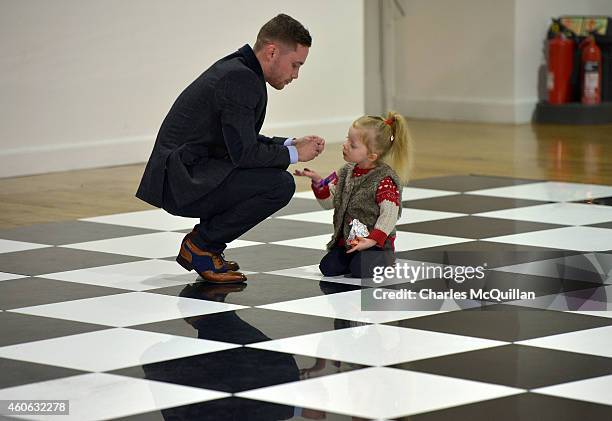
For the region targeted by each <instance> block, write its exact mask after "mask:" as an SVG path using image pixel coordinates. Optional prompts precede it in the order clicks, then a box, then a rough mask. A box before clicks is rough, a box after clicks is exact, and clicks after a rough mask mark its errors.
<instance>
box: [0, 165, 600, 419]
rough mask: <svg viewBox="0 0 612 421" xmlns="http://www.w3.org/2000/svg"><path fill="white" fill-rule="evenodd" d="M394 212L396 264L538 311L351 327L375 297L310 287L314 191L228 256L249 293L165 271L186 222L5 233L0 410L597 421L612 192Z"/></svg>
mask: <svg viewBox="0 0 612 421" xmlns="http://www.w3.org/2000/svg"><path fill="white" fill-rule="evenodd" d="M403 197H404V207H405V209H404V214H403V216H402V218H401V220H400V222H399V224H398V237H397V241H396V247H397V251H398V253H397V254H398V258H400V259H402V260H400V261H402V262H416V263H419V262H430V263H443V264H446V265H461V264H464V265H468V264H470V265H472V264H473V265H481V264H483V263H486V265H487V271H486V272H487V277H486V279H487V285H488V287H489V288H492V287H495V288H498V289H500V290H510V289H513V288H522V289H530V290H533V291H535V293H536V295H537V297H536V299H533V300H522V301H517V300H510V301H509V300H506V301H502V302H495V301H481V302H478V301H472V302H470V303H465V302H460V301H454V300H452V299H448V300H444V299H442V300H439V301H437V302H433V304H432V305H431V306H429V307H428V308H419V309H416V308H414V309H412V308H399V309H395V308H394V309H390V310H388V311H362V308H361V300H362V297H363V296H364V294H365V295H368V294H371V293H372V291H374V288H371V287H368V286H364V285H361V282H360V280H359V279H352V278H345V277H336V278H323V279H322V277H321V275H320V273H319V271H318V263H319V261H320V259H321V257H322V256H323V255H324V250H323V249H324V244H325V243H326V242H327V241H328V238H329V237H330V233H331V228H332V226H331V220H332V219H331V217H332V214H331V211H322V210H321V209H320V207H319V205H318V204H317V202H316V201H315V200H314V199H313V197H312V194H311V193H310V192H305V193H298V194H296V195H295V197H294V199H293V200H292V202H291V203H290V204H289V206H287V207H286V208H284V209H283V210H281V211H280V212H278V213H277V214H276V215H274V216H273V217H272V218H269V219H267V220H266V221H264V222H263V223H262V224H261V225H259V226H258V227H256V228H255V229H253V230H252V231H250V232H248V233H247V234H246V235H244V236H243V237H242V238H240V239H238V240H236V241H235V242H233V243H231V244H230V245H229V248H228V250H227V251H226V255H227V257H228V258H231V259H235V260H237V261H239V262H240V264H241V266H242V268H243V269H244V270H245V272H246V273H247V274H249V281H248V283H247V284H246V285H233V286H230V285H222V286H219V285H210V284H206V283H201V282H197V281H196V275H194V274H193V272H192V273H187V272H185V271H184V270H183V269H182V268H181V267H180V266H178V265H177V264H176V263H175V262H174V261H173V259H174V257H175V255H176V253H177V250H178V245H179V242H180V240H181V239H182V237H183V235H184V233H185V232H188V231H189V230H190V228H191V227H192V225H193V224H194V220H191V219H186V218H177V217H172V216H169V215H167V214H165V213H164V212H163V211H160V210H151V211H144V212H134V213H127V214H118V215H109V216H102V217H96V218H88V219H83V220H78V221H70V222H63V223H51V224H43V225H36V226H29V227H22V228H15V229H10V230H2V231H0V310H2V311H1V312H0V373H1V375H0V400H13V399H47V400H50V399H67V400H69V401H70V415H69V416H65V417H56V418H53V417H51V418H52V419H60V418H61V419H62V420H64V419H74V420H79V421H84V420H103V419H104V420H106V419H118V418H120V419H126V420H147V421H149V420H162V419H164V420H195V419H197V420H216V421H223V420H285V419H292V420H303V419H327V420H366V419H367V420H370V419H377V420H383V419H384V420H401V419H404V420H407V419H410V420H412V421H422V420H464V419H465V420H490V419H492V417H495V419H496V420H498V421H499V420H519V419H520V420H533V419H538V420H555V421H558V420H570V419H571V420H603V419H606V420H610V419H612V393H611V392H610V391H611V390H612V305H610V304H608V302H609V301H608V298H607V294H610V293H612V271H611V269H612V251H611V250H612V235H610V232H611V229H612V207H611V206H610V205H611V204H612V187H610V186H602V185H586V184H575V183H560V182H540V181H533V180H520V179H511V178H497V177H483V176H458V177H441V178H432V179H426V180H417V181H414V182H412V183H411V184H410V187H407V188H405V189H404V191H403ZM402 288H412V289H414V290H420V289H423V288H429V289H433V290H436V291H442V290H444V289H446V288H448V283H447V282H444V281H443V280H441V279H427V278H425V279H420V280H418V281H417V282H415V283H414V284H411V283H405V282H404V283H402V282H400V281H399V280H397V282H395V283H390V284H388V285H385V288H384V289H385V290H388V291H393V290H399V289H402ZM493 414H494V415H493ZM0 418H1V417H0ZM25 418H30V419H39V418H37V417H36V416H29V417H25Z"/></svg>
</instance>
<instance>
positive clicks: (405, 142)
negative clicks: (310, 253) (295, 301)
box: [295, 112, 412, 278]
mask: <svg viewBox="0 0 612 421" xmlns="http://www.w3.org/2000/svg"><path fill="white" fill-rule="evenodd" d="M411 149H412V141H411V138H410V135H409V133H408V128H407V125H406V121H405V120H404V118H403V117H402V116H401V115H400V114H398V113H395V112H389V113H388V114H387V118H383V117H374V116H363V117H360V118H358V119H357V120H355V121H354V122H353V124H352V126H351V127H350V128H349V131H348V136H347V138H346V141H345V142H344V145H343V146H342V156H343V157H344V160H345V161H347V164H346V165H345V166H344V167H342V169H340V171H339V172H338V175H337V176H336V173H335V172H334V173H332V174H331V175H330V176H329V177H327V178H325V179H323V178H322V177H321V176H320V175H319V174H317V173H316V172H315V171H311V170H309V169H308V168H304V170H303V171H300V170H296V171H295V175H298V176H305V177H309V178H310V179H311V180H312V190H313V191H314V194H315V197H316V198H317V200H318V201H319V203H320V204H321V206H322V207H323V208H325V209H332V208H333V209H334V233H333V236H332V239H331V241H330V242H329V243H328V244H327V249H328V253H327V254H326V255H325V256H324V257H323V260H321V264H320V265H319V268H320V269H321V273H323V275H324V276H337V275H342V274H350V275H352V276H354V277H359V278H361V277H371V276H372V272H373V270H374V267H375V266H386V265H390V264H393V263H394V260H395V259H394V257H395V256H394V252H393V250H394V246H393V242H394V240H395V224H396V222H397V219H398V217H399V215H400V214H401V210H402V195H401V188H402V185H403V184H404V183H405V182H407V181H408V175H409V172H410V169H411V166H412V150H411ZM354 219H357V220H359V221H360V222H361V223H362V224H365V225H366V226H367V229H368V231H369V235H368V236H367V237H357V238H355V239H354V240H352V241H351V242H350V244H349V243H348V242H347V238H348V236H349V233H350V230H351V221H353V220H354Z"/></svg>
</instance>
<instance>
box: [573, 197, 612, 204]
mask: <svg viewBox="0 0 612 421" xmlns="http://www.w3.org/2000/svg"><path fill="white" fill-rule="evenodd" d="M575 203H588V204H592V205H603V206H612V196H609V197H598V198H597V199H587V200H579V201H577V202H575Z"/></svg>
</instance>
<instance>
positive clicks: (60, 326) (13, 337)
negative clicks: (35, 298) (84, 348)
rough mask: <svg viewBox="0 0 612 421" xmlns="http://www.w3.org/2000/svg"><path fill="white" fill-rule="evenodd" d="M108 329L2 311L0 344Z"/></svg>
mask: <svg viewBox="0 0 612 421" xmlns="http://www.w3.org/2000/svg"><path fill="white" fill-rule="evenodd" d="M104 329H108V326H100V325H95V324H90V323H80V322H73V321H68V320H60V319H52V318H49V317H40V316H31V315H28V314H19V313H12V312H9V311H3V312H0V346H6V345H15V344H21V343H25V342H33V341H39V340H43V339H51V338H59V337H61V336H69V335H76V334H79V333H86V332H94V331H97V330H104Z"/></svg>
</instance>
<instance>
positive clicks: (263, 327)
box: [130, 308, 612, 345]
mask: <svg viewBox="0 0 612 421" xmlns="http://www.w3.org/2000/svg"><path fill="white" fill-rule="evenodd" d="M610 323H612V320H611V321H610ZM346 327H350V326H349V322H348V321H346V320H341V319H331V318H327V317H319V316H310V315H305V314H297V313H289V312H284V311H274V310H267V309H262V308H247V309H241V310H236V311H225V312H222V313H214V314H207V315H202V316H194V317H188V318H186V319H175V320H168V321H163V322H157V323H150V324H144V325H138V326H130V329H140V330H146V331H150V332H160V333H167V334H171V335H180V336H187V337H191V338H199V339H208V340H213V341H221V342H229V343H235V344H241V345H245V344H251V343H256V342H263V341H269V340H271V339H282V338H289V337H292V336H299V335H307V334H310V333H320V332H327V331H331V330H335V329H342V328H346Z"/></svg>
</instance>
